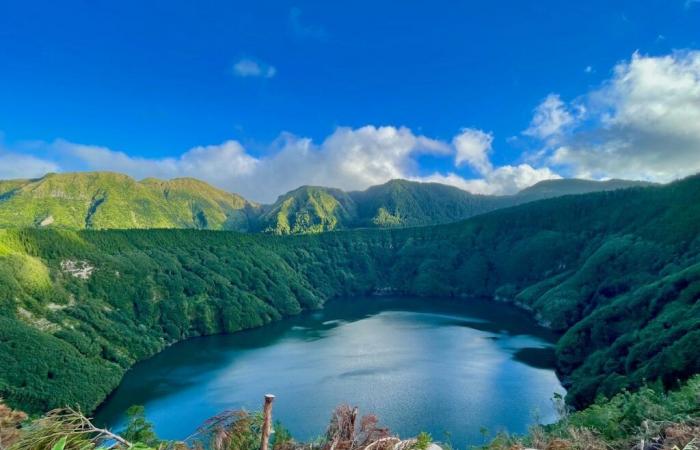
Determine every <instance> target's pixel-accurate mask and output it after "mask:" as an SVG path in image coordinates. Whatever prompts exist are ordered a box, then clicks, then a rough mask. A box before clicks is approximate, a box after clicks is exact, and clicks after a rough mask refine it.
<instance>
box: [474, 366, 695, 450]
mask: <svg viewBox="0 0 700 450" xmlns="http://www.w3.org/2000/svg"><path fill="white" fill-rule="evenodd" d="M561 416H562V417H561V418H560V420H559V421H557V422H556V423H554V424H552V425H545V426H542V425H536V426H535V427H533V428H532V429H531V431H530V433H528V435H526V436H509V435H507V434H500V435H498V436H497V437H496V438H495V439H493V440H492V441H491V442H490V443H489V444H488V445H486V446H484V447H483V449H484V450H510V449H513V448H519V449H522V448H525V447H534V448H538V449H560V450H567V449H581V450H605V449H639V448H654V449H668V450H672V449H678V450H680V449H687V450H691V449H693V448H698V446H700V376H695V377H693V378H691V379H690V380H689V381H688V383H687V384H685V385H684V386H682V387H681V388H680V389H678V390H676V391H672V392H669V393H666V392H664V391H663V389H658V388H656V389H654V388H652V387H649V386H644V387H642V388H641V389H639V390H638V391H637V392H628V391H623V392H621V393H619V394H617V395H615V396H614V397H612V398H611V399H609V400H608V399H604V398H600V399H599V400H598V401H596V402H595V403H594V404H593V405H591V406H589V407H588V408H586V409H584V410H582V411H578V412H573V413H572V412H569V411H567V409H566V407H565V406H562V414H561ZM640 445H641V446H640Z"/></svg>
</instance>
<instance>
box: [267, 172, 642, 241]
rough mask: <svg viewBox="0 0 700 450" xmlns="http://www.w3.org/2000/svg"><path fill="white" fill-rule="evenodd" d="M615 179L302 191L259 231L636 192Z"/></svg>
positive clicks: (279, 205) (447, 218)
mask: <svg viewBox="0 0 700 450" xmlns="http://www.w3.org/2000/svg"><path fill="white" fill-rule="evenodd" d="M645 184H646V183H641V182H636V181H624V180H611V181H605V182H599V181H589V180H576V179H567V180H549V181H543V182H540V183H538V184H536V185H534V186H532V187H530V188H527V189H524V190H523V191H521V192H519V193H518V194H515V195H502V196H498V195H478V194H471V193H469V192H467V191H464V190H462V189H458V188H456V187H453V186H447V185H444V184H439V183H419V182H416V181H407V180H391V181H389V182H387V183H384V184H381V185H378V186H372V187H370V188H368V189H366V190H364V191H353V192H349V193H345V192H343V191H341V190H338V189H330V188H323V187H302V188H299V189H297V190H294V191H291V192H289V193H287V194H285V195H283V196H281V197H280V198H279V199H278V200H277V201H276V202H275V203H274V204H273V205H272V206H270V207H267V208H268V211H269V212H268V213H265V214H264V215H263V216H262V224H261V225H260V226H259V229H261V230H262V231H266V232H271V233H275V234H303V233H315V232H319V231H330V230H337V229H351V228H400V227H414V226H424V225H438V224H444V223H450V222H456V221H460V220H464V219H468V218H470V217H473V216H476V215H479V214H484V213H487V212H490V211H494V210H497V209H501V208H506V207H509V206H514V205H519V204H522V203H527V202H531V201H535V200H541V199H546V198H552V197H558V196H562V195H572V194H584V193H588V192H599V191H608V190H615V189H623V188H628V187H637V186H642V185H645Z"/></svg>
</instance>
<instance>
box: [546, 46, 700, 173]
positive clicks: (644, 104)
mask: <svg viewBox="0 0 700 450" xmlns="http://www.w3.org/2000/svg"><path fill="white" fill-rule="evenodd" d="M577 101H584V102H585V103H586V104H587V111H586V113H585V114H584V115H582V117H581V118H580V119H579V120H578V121H577V123H576V126H575V127H574V128H573V129H571V130H569V131H568V132H567V133H566V134H564V135H563V136H561V137H560V138H559V139H557V141H556V142H555V143H554V144H553V145H552V143H549V145H550V148H549V149H548V152H546V155H547V158H548V159H547V161H546V162H547V163H548V164H551V165H553V166H555V167H560V168H562V169H563V170H565V171H566V172H568V173H570V174H571V175H574V176H578V177H586V178H634V179H646V180H651V181H660V182H665V181H670V180H673V179H677V178H680V177H684V176H687V175H691V174H694V173H697V172H699V171H700V52H698V51H692V52H676V53H673V54H671V55H666V56H659V57H650V56H642V55H640V54H634V55H633V56H632V58H631V59H630V60H629V61H625V62H622V63H620V64H618V65H617V66H616V67H615V69H614V72H613V76H612V77H611V79H610V80H608V81H607V82H606V83H605V84H604V85H603V86H602V87H600V88H598V89H595V90H593V91H592V92H589V93H588V94H586V95H585V96H584V97H583V99H579V100H577ZM560 108H565V107H564V106H560ZM537 137H540V138H542V137H543V135H537Z"/></svg>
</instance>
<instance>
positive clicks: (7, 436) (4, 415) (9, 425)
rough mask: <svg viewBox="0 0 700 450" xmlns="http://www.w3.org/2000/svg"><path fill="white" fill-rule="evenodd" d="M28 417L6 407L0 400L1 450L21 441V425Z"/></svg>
mask: <svg viewBox="0 0 700 450" xmlns="http://www.w3.org/2000/svg"><path fill="white" fill-rule="evenodd" d="M25 420H27V415H26V414H25V413H23V412H22V411H17V410H14V409H12V408H10V407H9V406H7V405H5V404H4V403H3V401H2V399H0V450H4V449H7V448H9V447H10V446H11V445H12V444H13V443H14V442H16V441H17V439H19V435H20V425H21V424H22V422H24V421H25Z"/></svg>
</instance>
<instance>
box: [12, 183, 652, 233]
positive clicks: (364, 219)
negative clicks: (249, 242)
mask: <svg viewBox="0 0 700 450" xmlns="http://www.w3.org/2000/svg"><path fill="white" fill-rule="evenodd" d="M643 184H644V183H641V182H636V181H625V180H609V181H603V182H600V181H589V180H575V179H567V180H548V181H543V182H540V183H538V184H536V185H534V186H532V187H529V188H527V189H524V190H523V191H521V192H519V193H517V194H515V195H500V196H499V195H475V194H471V193H469V192H466V191H463V190H461V189H458V188H456V187H452V186H446V185H442V184H438V183H418V182H413V181H406V180H392V181H389V182H387V183H385V184H382V185H379V186H372V187H370V188H369V189H367V190H364V191H353V192H344V191H342V190H340V189H332V188H327V187H318V186H302V187H300V188H298V189H295V190H293V191H290V192H288V193H286V194H284V195H281V196H280V197H279V198H278V199H277V201H275V202H274V203H273V204H270V205H259V204H257V203H255V202H251V201H248V200H246V199H244V198H243V197H241V196H239V195H237V194H232V193H229V192H225V191H222V190H220V189H217V188H215V187H213V186H210V185H208V184H207V183H204V182H203V181H199V180H196V179H193V178H176V179H173V180H167V181H166V180H158V179H155V178H147V179H145V180H141V181H136V180H134V179H133V178H131V177H129V176H127V175H123V174H119V173H112V172H80V173H62V174H55V173H54V174H48V175H46V176H44V177H42V178H38V179H29V180H9V181H0V227H8V226H10V227H36V228H62V229H71V230H79V229H92V230H103V229H151V228H193V229H204V230H232V231H244V232H264V233H272V234H307V233H319V232H322V231H332V230H340V229H353V228H396V227H406V226H418V225H436V224H442V223H449V222H454V221H458V220H463V219H467V218H469V217H472V216H475V215H477V214H482V213H485V212H489V211H493V210H496V209H500V208H505V207H508V206H513V205H517V204H521V203H526V202H530V201H534V200H540V199H544V198H551V197H557V196H561V195H569V194H581V193H587V192H596V191H604V190H614V189H620V188H625V187H631V186H639V185H643Z"/></svg>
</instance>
